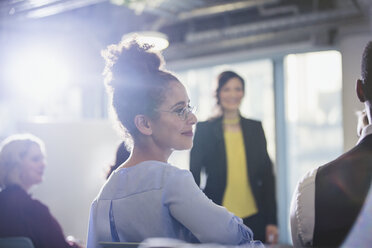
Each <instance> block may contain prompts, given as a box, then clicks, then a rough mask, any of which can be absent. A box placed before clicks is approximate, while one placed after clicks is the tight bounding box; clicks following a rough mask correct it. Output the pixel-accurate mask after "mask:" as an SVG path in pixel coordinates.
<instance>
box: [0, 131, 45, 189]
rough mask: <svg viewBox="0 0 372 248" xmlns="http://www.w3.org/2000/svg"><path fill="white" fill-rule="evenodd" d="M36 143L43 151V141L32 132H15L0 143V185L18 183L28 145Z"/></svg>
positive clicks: (3, 186)
mask: <svg viewBox="0 0 372 248" xmlns="http://www.w3.org/2000/svg"><path fill="white" fill-rule="evenodd" d="M33 144H36V145H38V146H39V147H40V149H41V150H42V151H43V152H45V147H44V142H43V141H42V140H41V139H39V138H38V137H36V136H34V135H32V134H15V135H12V136H9V137H8V138H6V139H5V140H4V141H3V142H1V144H0V187H1V188H5V187H7V186H8V185H11V184H20V183H21V182H20V165H21V164H22V159H23V158H24V156H25V155H26V154H27V152H28V151H29V149H30V147H31V146H32V145H33Z"/></svg>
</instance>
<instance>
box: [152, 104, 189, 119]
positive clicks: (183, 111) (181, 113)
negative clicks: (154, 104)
mask: <svg viewBox="0 0 372 248" xmlns="http://www.w3.org/2000/svg"><path fill="white" fill-rule="evenodd" d="M195 110H196V108H195V107H192V106H190V105H187V106H186V107H183V108H177V109H175V110H172V111H169V110H157V111H159V112H166V113H171V114H176V115H177V116H178V117H179V118H180V119H181V120H182V121H184V120H186V119H187V118H188V117H189V114H190V113H193V114H194V113H195Z"/></svg>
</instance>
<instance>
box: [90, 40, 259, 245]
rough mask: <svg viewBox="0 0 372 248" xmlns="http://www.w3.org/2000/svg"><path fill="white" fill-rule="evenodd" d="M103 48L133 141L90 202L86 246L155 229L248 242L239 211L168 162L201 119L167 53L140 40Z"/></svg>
mask: <svg viewBox="0 0 372 248" xmlns="http://www.w3.org/2000/svg"><path fill="white" fill-rule="evenodd" d="M103 56H104V58H105V59H106V68H105V72H104V75H105V76H106V78H105V80H106V84H107V87H108V90H109V93H110V96H111V100H112V105H113V107H114V110H115V112H116V115H117V118H118V120H119V122H120V124H121V125H122V127H123V129H124V131H125V132H126V134H127V137H129V138H130V139H131V141H132V143H133V145H132V146H133V147H132V151H131V155H130V157H129V158H128V160H126V162H125V163H123V164H122V165H121V166H120V167H119V168H118V169H116V170H115V171H114V172H113V174H112V175H111V177H110V178H109V179H108V181H107V182H106V183H105V185H104V186H103V188H102V189H101V191H100V193H99V194H98V196H97V198H96V199H95V200H94V201H93V203H92V206H91V212H90V220H89V230H88V244H87V246H88V248H94V247H99V242H108V241H114V242H141V241H143V240H144V239H146V238H151V237H166V238H175V239H180V240H183V241H186V242H191V243H221V244H231V245H239V244H243V243H249V242H250V241H251V240H252V232H251V230H250V229H249V228H248V227H246V226H245V225H244V224H243V222H242V220H241V219H240V218H238V217H236V216H234V215H233V214H232V213H230V212H228V211H227V210H226V209H225V208H223V207H220V206H218V205H216V204H214V203H213V202H212V201H210V200H209V199H208V198H207V197H206V196H205V195H204V193H203V192H202V191H201V190H200V189H199V187H198V186H197V185H196V184H195V181H194V179H193V176H192V174H191V173H190V172H189V171H187V170H181V169H178V168H176V167H174V166H172V165H170V164H168V162H167V161H168V158H169V156H170V155H171V153H172V152H173V151H174V150H185V149H190V148H191V146H192V138H193V126H194V125H195V123H196V121H197V120H196V117H195V115H194V114H193V108H192V107H191V106H190V100H189V97H188V95H187V93H186V89H185V87H184V86H183V85H182V83H181V82H180V81H179V80H178V79H177V78H176V77H175V76H174V75H172V74H171V73H170V72H168V71H166V70H164V69H163V67H162V66H163V63H162V60H161V56H160V55H159V54H157V53H155V52H152V51H151V46H149V45H139V44H138V43H137V42H136V41H135V40H132V41H131V42H129V43H124V42H121V43H119V44H118V45H111V46H109V47H108V49H107V50H106V51H104V53H103ZM126 141H128V140H126Z"/></svg>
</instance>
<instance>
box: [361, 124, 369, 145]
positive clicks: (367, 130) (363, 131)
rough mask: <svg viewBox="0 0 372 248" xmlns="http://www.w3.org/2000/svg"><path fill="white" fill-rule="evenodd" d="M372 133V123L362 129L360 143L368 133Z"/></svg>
mask: <svg viewBox="0 0 372 248" xmlns="http://www.w3.org/2000/svg"><path fill="white" fill-rule="evenodd" d="M370 134H372V124H369V125H367V126H365V127H364V128H363V130H362V134H361V135H360V137H359V140H358V143H357V144H359V143H360V142H361V141H362V140H363V139H364V138H365V137H366V136H367V135H370Z"/></svg>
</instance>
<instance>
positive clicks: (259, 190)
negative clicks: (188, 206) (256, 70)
mask: <svg viewBox="0 0 372 248" xmlns="http://www.w3.org/2000/svg"><path fill="white" fill-rule="evenodd" d="M244 95H245V85H244V79H243V78H242V77H241V76H240V75H238V74H237V73H235V72H233V71H224V72H222V73H220V74H219V75H218V77H217V88H216V91H215V97H216V100H217V107H218V110H219V113H218V115H217V117H213V118H210V119H209V120H208V121H205V122H199V123H198V124H197V126H196V133H195V137H194V146H193V148H192V150H191V153H190V171H191V172H192V174H193V176H194V178H195V181H196V183H197V184H198V185H205V188H204V193H205V194H206V195H207V196H208V197H209V198H210V199H212V200H213V201H214V202H215V203H217V204H220V205H222V206H224V207H226V208H227V209H228V210H229V211H231V212H233V213H234V214H236V215H237V216H239V217H241V218H242V219H243V221H244V224H246V225H247V226H249V227H250V228H251V229H252V230H253V232H254V234H255V238H256V239H258V240H261V241H263V242H267V243H277V240H278V229H277V225H276V223H277V217H276V199H275V178H274V174H273V169H272V163H271V160H270V158H269V155H268V153H267V148H266V138H265V133H264V130H263V128H262V124H261V122H259V121H255V120H251V119H246V118H244V117H243V116H241V114H240V105H241V102H242V100H243V97H244ZM201 171H204V172H205V173H206V174H207V177H206V178H207V180H206V182H205V183H204V182H201V181H200V174H201Z"/></svg>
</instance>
